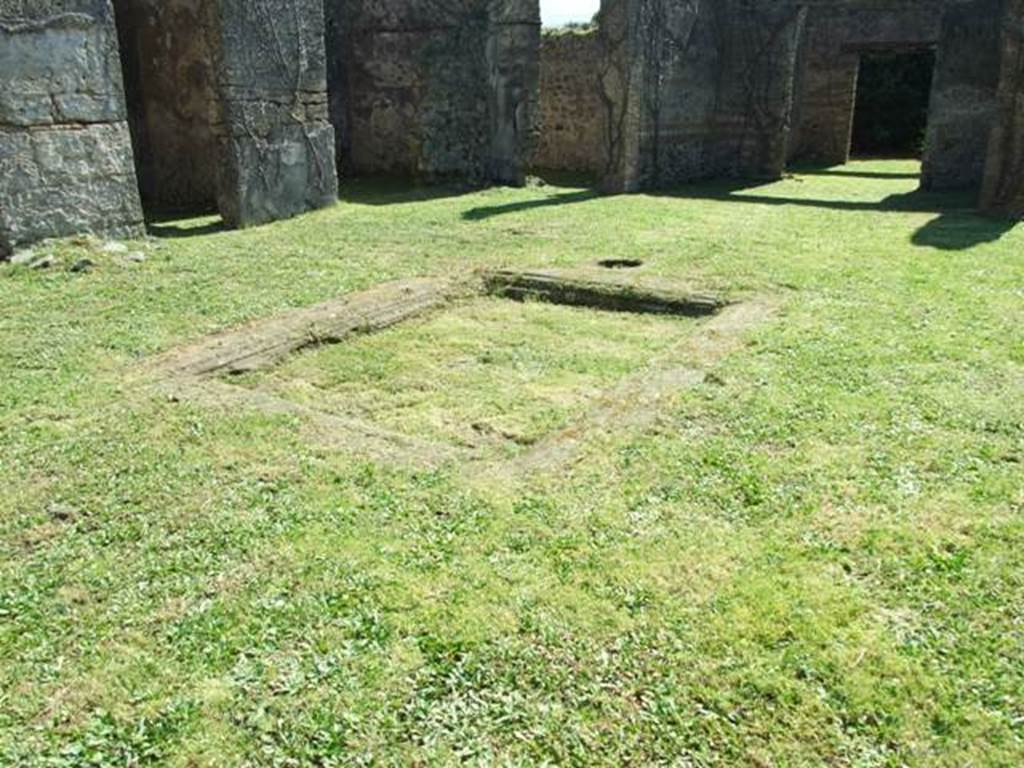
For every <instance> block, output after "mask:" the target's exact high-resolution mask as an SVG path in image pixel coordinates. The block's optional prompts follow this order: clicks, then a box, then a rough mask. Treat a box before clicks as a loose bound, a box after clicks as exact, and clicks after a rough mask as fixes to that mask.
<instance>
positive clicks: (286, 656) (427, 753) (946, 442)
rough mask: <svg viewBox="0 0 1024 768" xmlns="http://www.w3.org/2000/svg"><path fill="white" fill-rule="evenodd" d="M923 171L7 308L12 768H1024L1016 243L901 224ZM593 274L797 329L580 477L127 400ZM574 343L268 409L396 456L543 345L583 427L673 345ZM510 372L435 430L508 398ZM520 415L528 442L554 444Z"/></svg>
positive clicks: (953, 225) (471, 347)
mask: <svg viewBox="0 0 1024 768" xmlns="http://www.w3.org/2000/svg"><path fill="white" fill-rule="evenodd" d="M916 170H917V168H916V166H915V165H913V164H910V163H900V162H872V163H856V164H852V165H850V166H846V167H844V168H842V169H835V170H834V171H833V172H831V173H827V174H821V173H812V172H808V173H804V174H798V175H796V176H794V177H792V178H789V179H786V180H785V181H782V182H780V183H777V184H772V185H767V186H763V187H758V188H748V189H732V188H729V187H726V186H722V185H716V186H704V187H695V188H690V189H685V190H679V191H677V192H676V193H674V194H668V195H661V196H654V195H652V196H642V195H637V196H621V197H598V196H594V195H592V194H590V193H588V192H586V191H585V190H579V189H569V188H558V187H542V188H530V189H525V190H505V189H495V190H489V191H486V192H480V193H474V194H467V195H454V194H453V195H450V196H445V195H444V194H441V193H433V192H431V191H429V190H420V191H414V192H412V193H408V192H405V191H403V190H401V189H399V188H395V187H380V186H371V185H361V184H356V185H353V186H351V187H350V188H349V191H348V192H347V193H346V199H345V200H344V201H343V202H342V203H341V204H339V205H338V206H336V207H334V208H332V209H330V210H325V211H322V212H318V213H315V214H312V215H308V216H305V217H302V218H300V219H297V220H294V221H289V222H283V223H279V224H276V225H273V226H269V227H264V228H259V229H254V230H249V231H244V232H218V231H215V228H213V227H209V226H207V225H209V223H210V222H208V221H197V222H192V223H190V224H189V226H198V227H200V229H199V231H198V233H192V236H181V235H189V234H190V233H189V232H187V231H176V230H174V229H173V228H171V229H168V228H166V227H165V228H164V229H163V230H162V233H161V234H162V238H161V239H158V240H156V241H155V242H154V243H153V244H151V245H148V246H146V250H147V253H148V255H149V258H148V260H147V261H146V262H145V263H143V264H122V263H120V262H119V261H118V257H117V256H116V255H108V254H104V253H97V252H96V251H95V249H91V248H90V246H89V245H87V244H80V245H74V244H62V245H60V246H59V247H55V253H56V255H57V256H58V259H59V262H60V264H61V265H69V264H71V263H73V262H74V261H75V260H76V259H77V258H79V257H80V256H81V255H82V254H83V253H86V252H88V253H89V255H90V258H92V259H93V260H94V261H96V262H97V266H96V267H95V268H94V269H93V270H92V271H89V272H85V273H72V272H69V271H67V270H66V269H64V268H63V267H62V266H58V267H56V268H54V269H51V270H48V271H31V270H27V269H25V268H20V267H12V266H5V267H0V370H2V371H3V376H2V379H0V483H2V486H0V487H2V488H3V493H2V495H0V764H5V765H8V764H9V765H19V766H21V765H26V766H33V765H48V766H53V765H57V766H61V765H66V766H99V765H103V766H105V765H110V766H124V765H138V764H168V765H172V766H206V765H210V766H214V765H258V766H263V765H267V766H271V765H273V766H289V765H359V764H375V765H409V764H420V765H444V764H455V763H470V764H478V765H538V764H575V765H581V766H592V765H624V764H628V765H650V764H666V765H684V766H685V765H693V766H737V765H741V766H769V765H771V766H820V765H830V766H851V767H852V766H857V767H858V768H859V767H866V766H902V765H911V766H924V765H936V766H967V765H973V766H1017V765H1020V764H1022V763H1024V518H1022V513H1024V332H1022V328H1024V229H1022V228H1016V229H1011V228H1009V227H1008V226H1007V225H1006V224H1003V223H999V222H994V221H989V220H985V219H982V218H979V217H976V216H975V215H974V214H973V213H971V212H970V210H969V201H966V200H964V199H963V198H961V197H957V196H924V195H917V194H912V192H913V189H914V187H915V185H916V181H915V179H914V178H913V173H914V172H916ZM170 235H179V236H177V237H171V236H170ZM42 250H45V249H42ZM604 258H639V259H643V260H645V261H647V262H648V266H647V267H646V269H647V270H648V271H649V272H650V273H651V274H653V275H663V276H666V277H671V278H673V279H676V280H684V281H687V282H689V283H691V284H693V285H694V286H698V287H701V288H707V289H712V290H721V291H725V292H728V293H730V294H731V295H734V296H743V295H753V294H768V295H774V296H777V297H778V299H779V301H780V302H781V308H780V311H779V313H778V314H777V316H776V317H775V318H774V319H773V320H772V321H771V322H770V323H769V324H767V325H764V326H761V327H760V328H757V329H755V330H754V331H752V332H751V334H750V335H749V336H748V338H747V340H746V344H745V346H742V347H741V348H740V349H739V351H737V352H735V353H734V354H732V355H730V356H729V357H727V358H726V359H724V360H723V361H722V362H721V363H719V364H718V365H717V366H716V369H715V371H714V373H715V376H714V377H713V381H712V382H709V383H708V384H707V385H705V386H701V387H698V388H695V389H691V390H687V391H681V392H680V393H679V395H678V397H677V398H675V400H674V401H673V402H672V404H671V406H670V407H667V408H666V410H665V412H664V413H663V414H662V416H661V417H660V419H659V420H658V421H657V423H655V424H653V425H651V426H650V427H648V428H646V429H643V430H639V431H636V430H627V431H624V432H623V433H621V434H603V435H599V436H594V438H593V440H592V441H591V442H590V443H588V444H587V445H585V446H584V447H583V456H582V460H581V461H580V463H579V464H577V465H575V466H574V467H573V468H572V469H571V470H568V471H565V472H562V473H559V474H558V475H557V476H555V477H550V476H547V477H545V476H542V475H538V476H534V477H527V478H524V479H521V480H511V479H509V478H494V479H490V478H487V477H467V474H466V471H465V468H464V467H458V466H446V467H444V468H442V469H440V470H432V471H417V470H415V469H410V468H402V467H397V466H391V467H389V466H383V465H379V464H375V463H374V462H372V461H370V460H364V461H361V460H355V459H353V457H352V455H351V454H350V453H348V452H344V451H332V450H330V449H329V448H327V447H324V446H322V445H318V444H315V443H312V442H310V441H309V440H307V439H306V432H305V431H304V425H303V422H302V419H301V418H299V417H295V416H285V415H266V414H261V413H259V412H255V411H253V412H250V411H246V410H244V409H236V410H233V411H219V410H208V409H204V408H201V407H199V406H196V405H190V404H188V403H180V402H170V401H168V400H167V398H166V396H161V395H159V394H157V393H156V392H155V391H154V390H152V389H147V388H145V387H141V386H139V385H138V381H137V376H135V375H134V374H133V373H132V371H133V369H134V367H135V366H136V364H137V362H138V361H140V360H142V359H144V358H146V357H148V356H150V355H153V354H156V353H158V352H160V351H163V350H166V349H169V348H171V347H173V346H176V345H179V344H182V343H185V342H187V341H190V340H195V339H197V338H200V337H202V336H203V335H205V334H207V333H210V332H213V331H216V330H219V329H222V328H225V327H230V326H232V325H235V324H237V323H240V322H243V321H245V320H248V319H253V318H257V317H262V316H266V315H268V314H271V313H275V312H279V311H281V310H284V309H286V308H289V307H296V306H303V305H308V304H312V303H314V302H318V301H322V300H325V299H328V298H331V297H334V296H337V295H339V294H342V293H345V292H348V291H353V290H358V289H362V288H367V287H369V286H372V285H374V284H375V283H378V282H381V281H383V280H386V279H392V278H399V277H405V276H412V275H419V274H444V273H464V272H465V271H466V270H467V269H470V268H473V267H478V266H498V265H519V266H530V267H535V266H543V265H557V266H571V265H582V264H590V263H592V262H594V261H596V260H598V259H604ZM527 309H529V310H531V311H533V310H537V311H540V312H542V313H543V314H544V315H545V316H546V317H547V320H545V322H540V321H538V319H537V318H538V317H539V316H535V315H531V316H530V317H529V318H527V317H526V316H525V315H524V314H521V313H525V312H526V311H527ZM466 312H468V314H466ZM576 312H577V310H564V309H559V308H540V307H528V308H523V307H517V306H515V305H501V306H500V307H497V306H493V305H489V304H486V303H485V304H482V305H478V306H475V308H474V307H471V308H470V309H469V310H465V311H464V310H458V311H456V312H455V313H453V314H450V315H439V316H437V317H435V318H431V319H428V320H424V321H418V322H417V323H415V324H413V325H411V326H408V327H405V328H399V329H395V330H393V331H390V332H388V333H386V334H383V335H381V336H378V337H376V339H374V338H365V339H360V340H358V341H357V342H356V343H355V344H353V345H350V346H342V347H335V348H333V349H329V350H323V351H318V352H313V353H309V354H306V355H303V356H300V357H297V358H295V359H293V360H292V361H289V362H288V363H286V365H285V366H284V367H283V368H282V369H280V370H278V371H276V372H274V373H272V374H270V375H269V377H268V378H269V379H272V380H274V381H278V382H279V383H281V382H284V384H281V385H282V386H285V385H286V383H287V382H288V381H289V380H291V381H294V380H295V379H294V378H293V379H288V374H290V373H293V374H301V376H308V377H311V378H313V379H315V380H317V381H320V382H321V384H323V385H324V386H325V387H327V388H328V389H330V390H333V391H334V392H335V393H336V396H337V398H338V402H339V403H341V404H342V405H343V406H344V407H345V408H349V407H353V404H354V405H359V403H360V402H362V404H363V405H364V406H365V407H367V408H371V409H374V408H377V409H381V410H380V413H377V414H376V415H375V418H386V414H387V413H389V412H390V409H391V406H392V405H394V401H393V399H392V398H394V397H396V395H395V391H394V389H393V387H394V384H395V381H396V380H398V381H400V380H401V379H402V377H406V376H410V375H413V376H419V375H420V374H419V373H416V371H418V370H422V371H424V373H423V374H422V375H423V376H427V375H428V371H429V366H430V365H444V364H445V361H446V360H451V359H453V357H454V358H458V356H460V355H464V356H474V359H477V360H479V356H480V355H484V356H486V355H488V354H499V355H500V354H506V353H507V349H508V348H509V345H510V344H514V343H515V342H516V341H517V340H521V341H523V342H524V344H525V347H523V348H522V349H521V352H522V354H523V355H524V357H523V360H525V361H527V362H529V361H530V360H534V361H537V360H539V361H542V362H543V363H544V365H543V366H542V367H543V368H544V370H545V371H546V372H545V373H544V375H545V376H548V375H550V376H551V377H552V379H551V380H552V381H553V382H554V383H555V384H557V387H556V388H557V389H559V391H561V390H563V389H564V390H565V391H571V392H577V391H578V390H577V389H576V388H577V387H583V388H584V389H587V390H589V389H590V388H592V387H593V388H596V387H598V386H604V385H605V384H607V383H609V382H610V381H611V380H612V379H614V378H616V377H618V376H619V375H620V374H622V373H623V372H625V371H626V370H627V369H629V370H633V369H634V368H635V366H636V365H637V364H638V363H639V361H640V360H641V359H646V357H647V356H649V355H650V354H652V353H653V352H656V347H658V345H660V344H662V343H663V342H664V339H662V338H661V337H660V336H659V327H660V325H659V324H660V323H664V322H667V321H664V320H651V319H649V318H648V319H643V318H630V317H617V318H615V319H614V320H613V321H612V325H611V326H609V327H615V328H616V329H617V330H616V331H615V332H614V333H609V334H607V335H604V334H603V333H600V332H596V331H595V329H593V328H592V327H590V325H589V324H590V323H592V322H596V321H594V320H591V319H587V318H586V317H584V316H580V315H576V314H575V313H576ZM562 313H567V314H564V315H563V314H562ZM524 318H525V319H524ZM545 323H546V324H545ZM562 323H564V327H565V329H566V330H567V331H571V332H572V333H571V334H567V336H569V335H571V337H572V338H567V339H566V345H565V347H564V349H560V348H559V346H558V342H557V338H554V337H553V335H552V334H553V332H554V331H555V330H557V327H558V326H559V325H560V324H562ZM502 326H507V327H508V328H509V329H511V331H510V333H509V334H507V335H503V334H502V333H501V332H500V329H501V327H502ZM473 327H480V328H482V329H483V330H482V332H481V333H479V335H474V334H473ZM375 340H376V341H377V342H379V343H377V344H375V343H374V342H375ZM421 343H422V344H430V345H433V344H435V343H436V349H437V355H436V357H433V356H431V355H430V354H429V350H427V351H425V350H422V349H418V348H417V344H421ZM516 348H517V349H519V348H518V347H516ZM502 350H506V352H502ZM588 355H593V356H594V357H593V358H592V360H593V361H595V362H593V363H592V362H588V360H587V357H588ZM598 359H600V360H601V361H602V362H601V364H600V365H598V364H597V363H596V361H597V360H598ZM499 361H500V362H501V366H500V368H501V370H498V371H496V372H493V373H488V372H487V371H486V370H485V371H483V372H481V371H480V370H479V369H478V367H471V368H470V369H468V370H467V371H465V372H463V373H461V374H459V376H458V377H456V379H455V380H454V384H453V387H452V388H451V389H450V390H446V389H445V388H443V387H436V386H435V387H430V388H428V389H427V390H426V391H425V393H424V394H423V396H422V398H421V399H419V400H417V401H416V402H415V404H414V405H415V408H413V411H414V412H415V413H417V414H419V415H420V416H422V417H424V421H422V422H420V423H418V424H417V423H414V424H413V427H414V428H415V429H416V430H420V429H428V428H430V426H431V424H432V423H435V422H430V420H429V419H426V416H425V415H427V414H438V413H459V414H463V413H465V414H471V413H472V412H473V410H474V409H476V408H478V407H481V406H480V404H478V403H477V402H475V398H476V397H478V396H479V397H480V400H481V402H483V401H485V400H486V398H487V397H494V398H498V399H501V398H505V395H508V394H509V392H508V390H507V389H505V388H506V387H507V386H508V384H509V379H508V378H507V375H508V373H509V371H512V372H513V373H514V372H515V371H516V370H517V369H516V364H515V363H514V361H510V360H508V359H500V358H499ZM527 369H529V366H527ZM392 374H394V376H392ZM301 376H300V377H301ZM460 377H461V378H460ZM541 378H542V379H543V377H541ZM263 383H265V382H263ZM261 385H262V383H261ZM366 385H369V386H371V387H372V388H373V391H374V392H379V393H380V396H379V397H377V396H374V397H373V398H367V396H365V395H360V394H359V391H360V389H361V387H363V386H366ZM513 389H514V388H513ZM353 393H355V396H354V397H353V398H351V399H350V398H347V397H345V395H351V394H353ZM529 394H530V395H531V397H530V399H529V402H527V403H525V405H524V409H523V410H521V411H518V413H519V414H520V416H519V417H517V418H522V419H524V421H522V422H521V423H518V424H513V425H512V426H514V427H515V428H517V429H518V428H523V429H537V428H538V427H537V426H536V424H538V423H544V422H545V419H544V418H541V419H540V422H537V421H535V419H536V418H538V416H537V414H543V413H545V399H544V398H539V399H538V398H537V397H536V391H532V392H530V393H529ZM499 396H500V397H499ZM360 397H364V398H367V399H364V400H362V401H360ZM470 397H472V398H473V400H470V401H469V402H467V400H468V399H469V398H470ZM501 401H502V402H509V400H508V399H507V398H505V399H501ZM512 402H514V400H513V401H512ZM558 402H562V401H561V400H559V401H558ZM566 402H570V403H574V401H573V400H572V398H569V400H567V401H566ZM563 405H564V403H563ZM575 407H576V405H571V406H570V407H569V410H570V411H572V409H573V408H575ZM381 414H384V415H381ZM523 414H525V416H524V415H523ZM564 417H565V412H564V410H562V409H559V410H558V412H557V418H556V421H557V420H558V419H561V418H564ZM531 425H533V426H531Z"/></svg>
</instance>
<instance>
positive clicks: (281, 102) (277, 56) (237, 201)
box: [217, 0, 338, 227]
mask: <svg viewBox="0 0 1024 768" xmlns="http://www.w3.org/2000/svg"><path fill="white" fill-rule="evenodd" d="M218 5H219V13H220V19H219V21H220V49H219V52H218V53H219V55H218V59H217V61H218V64H219V67H218V72H217V88H218V92H219V94H220V98H221V99H222V100H223V114H224V130H223V133H222V135H221V138H220V140H221V164H222V165H221V183H220V190H219V192H218V201H219V206H220V210H221V214H222V215H223V217H224V220H225V222H226V223H227V224H229V225H230V226H237V227H245V226H250V225H253V224H262V223H264V222H268V221H274V220H275V219H281V218H285V217H287V216H293V215H295V214H298V213H302V212H303V211H308V210H312V209H315V208H320V207H323V206H325V205H330V204H331V203H333V202H334V201H335V200H336V199H337V196H338V176H337V170H336V163H335V158H334V129H333V127H332V126H331V123H330V121H329V119H328V114H327V112H328V110H327V72H326V61H325V52H324V14H323V2H322V0H218Z"/></svg>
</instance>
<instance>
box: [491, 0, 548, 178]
mask: <svg viewBox="0 0 1024 768" xmlns="http://www.w3.org/2000/svg"><path fill="white" fill-rule="evenodd" d="M539 15H540V5H539V1H538V0H504V1H503V2H491V4H490V7H489V9H488V16H489V28H490V35H489V37H488V41H487V65H488V80H489V82H488V89H487V91H488V94H489V104H488V111H489V114H490V134H491V151H490V159H489V162H488V165H489V167H488V169H487V177H488V181H492V182H496V183H498V184H510V185H513V186H522V185H523V184H524V183H525V182H526V169H527V166H528V165H529V163H530V159H531V158H532V157H533V153H534V150H535V149H536V146H537V133H538V126H539V119H540V97H539V88H540V24H538V23H537V20H538V18H539Z"/></svg>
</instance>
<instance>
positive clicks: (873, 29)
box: [789, 0, 950, 165]
mask: <svg viewBox="0 0 1024 768" xmlns="http://www.w3.org/2000/svg"><path fill="white" fill-rule="evenodd" d="M949 4H950V2H948V1H947V0H816V1H814V2H812V3H811V6H810V8H809V11H808V17H807V24H806V28H805V32H804V37H803V40H802V42H801V47H800V55H799V60H798V67H797V78H796V95H795V99H794V111H793V122H794V124H793V131H792V134H791V137H790V148H789V156H790V159H791V161H793V162H797V163H808V164H816V165H840V164H842V163H845V162H846V161H847V160H849V158H850V135H851V131H852V129H853V114H854V108H855V106H856V100H857V73H858V70H859V67H860V54H861V53H862V52H865V51H901V50H913V49H914V48H920V47H923V46H930V45H935V44H937V43H938V40H939V34H940V27H941V24H942V17H943V11H944V9H945V8H946V7H947V6H948V5H949Z"/></svg>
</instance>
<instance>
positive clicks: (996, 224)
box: [910, 212, 1017, 251]
mask: <svg viewBox="0 0 1024 768" xmlns="http://www.w3.org/2000/svg"><path fill="white" fill-rule="evenodd" d="M1016 224H1017V222H1015V221H1011V220H1010V219H995V218H988V217H986V216H980V215H978V214H974V213H962V212H950V213H944V214H942V215H941V216H939V217H938V218H935V219H932V220H931V221H929V222H928V223H927V224H925V225H924V226H923V227H921V228H920V229H919V230H917V232H915V233H914V235H913V237H911V238H910V242H912V243H913V244H914V245H919V246H923V247H927V248H938V249H939V250H942V251H964V250H967V249H968V248H973V247H974V246H976V245H981V244H983V243H994V242H996V241H997V240H999V238H1001V237H1002V236H1003V235H1005V234H1006V233H1007V232H1009V231H1010V230H1011V229H1013V228H1014V226H1016Z"/></svg>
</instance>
